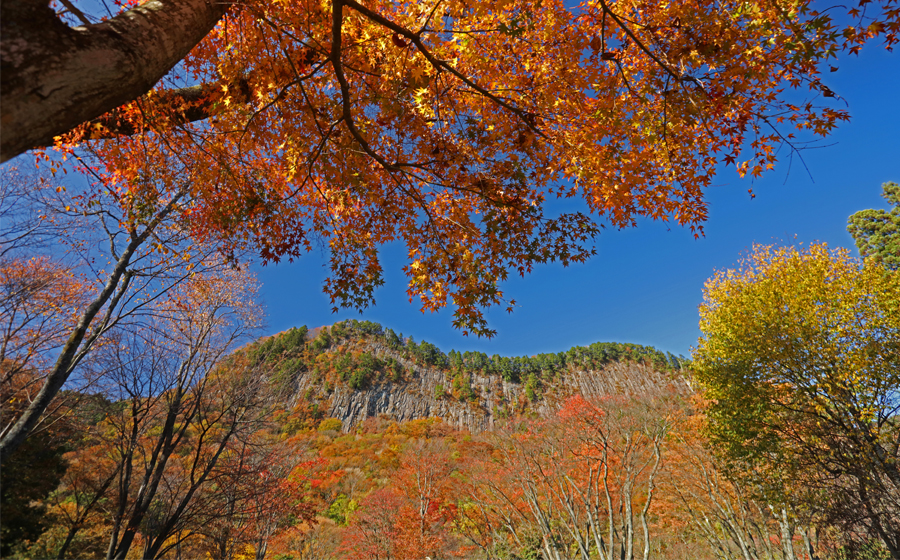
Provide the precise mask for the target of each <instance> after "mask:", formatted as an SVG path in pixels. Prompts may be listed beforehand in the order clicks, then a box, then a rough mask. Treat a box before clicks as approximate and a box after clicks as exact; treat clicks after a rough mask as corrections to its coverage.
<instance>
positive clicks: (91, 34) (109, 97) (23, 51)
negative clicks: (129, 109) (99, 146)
mask: <svg viewBox="0 0 900 560" xmlns="http://www.w3.org/2000/svg"><path fill="white" fill-rule="evenodd" d="M232 4H233V2H232V1H231V0H149V1H148V2H145V3H144V4H141V5H140V6H138V7H136V8H133V9H131V10H128V11H126V12H123V13H121V14H119V15H117V16H116V17H114V18H112V19H109V20H107V21H104V22H100V23H96V24H92V25H87V26H81V27H69V26H68V25H66V24H65V23H63V22H62V21H61V20H60V19H59V18H58V17H57V16H56V14H55V13H54V12H53V11H52V10H51V9H50V7H49V2H48V1H47V0H9V1H5V2H3V3H2V4H0V22H2V24H0V35H2V39H0V96H2V98H3V103H2V104H0V161H6V160H8V159H10V158H12V157H15V156H17V155H19V154H21V153H23V152H25V151H27V150H29V149H31V148H35V147H38V146H47V145H50V144H52V142H53V137H54V136H59V135H61V134H64V133H66V132H68V131H70V130H72V128H74V127H76V126H78V125H79V124H81V123H83V122H85V121H88V120H92V119H95V118H97V117H99V116H100V115H103V114H104V113H106V112H108V111H111V110H113V109H115V108H116V107H119V106H121V105H123V104H125V103H128V102H129V101H133V100H134V99H137V98H138V97H140V96H141V95H143V94H145V93H147V92H148V91H149V90H150V89H151V88H152V87H153V86H154V85H156V83H157V82H159V80H160V79H161V78H162V77H163V76H164V75H165V74H166V73H167V72H168V71H169V70H171V69H172V68H173V67H174V66H175V65H176V64H178V62H179V61H181V60H182V59H183V58H184V57H185V56H186V55H187V54H188V52H189V51H190V50H191V49H192V48H193V47H194V46H195V45H197V43H199V42H200V41H201V40H202V39H203V37H205V36H206V34H207V33H209V32H210V30H212V28H213V27H215V25H216V23H217V22H218V21H219V20H220V19H221V18H222V16H224V15H225V13H226V12H227V11H228V9H229V8H230V7H231V5H232Z"/></svg>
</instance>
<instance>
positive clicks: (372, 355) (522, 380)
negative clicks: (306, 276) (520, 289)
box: [244, 320, 687, 432]
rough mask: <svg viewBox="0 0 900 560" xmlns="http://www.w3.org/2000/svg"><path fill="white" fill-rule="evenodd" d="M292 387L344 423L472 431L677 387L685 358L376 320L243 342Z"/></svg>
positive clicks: (615, 346) (625, 346)
mask: <svg viewBox="0 0 900 560" xmlns="http://www.w3.org/2000/svg"><path fill="white" fill-rule="evenodd" d="M244 351H245V352H247V353H248V354H249V355H250V356H251V360H252V361H253V362H254V363H255V364H258V367H260V368H263V369H266V370H267V371H270V372H271V374H272V375H273V377H274V378H275V379H276V380H277V382H278V383H279V384H281V385H283V386H284V389H285V390H286V391H287V392H288V393H293V394H296V395H297V396H298V397H300V398H301V400H303V401H308V402H309V403H310V404H311V405H312V406H314V407H315V410H316V413H317V414H318V415H319V416H320V417H330V418H337V419H339V420H341V421H342V423H343V427H344V429H345V430H347V429H350V428H351V427H353V426H355V425H357V424H359V423H360V422H362V421H364V420H366V418H370V417H373V416H383V417H385V418H389V419H393V420H400V421H404V420H415V419H421V418H429V417H437V418H441V419H442V420H443V421H444V422H446V423H448V424H451V425H454V426H456V427H459V428H466V429H468V430H470V431H472V432H480V431H483V430H487V429H491V428H493V427H494V426H495V424H496V422H497V421H498V420H500V419H503V418H509V417H510V416H514V415H517V414H523V413H528V414H538V415H544V416H546V415H547V414H550V413H551V412H552V411H554V410H556V409H557V408H559V405H560V404H561V403H562V402H563V401H564V400H565V399H566V398H568V397H571V396H573V395H584V396H603V395H610V394H638V393H642V392H645V391H647V390H649V389H650V388H651V387H665V386H668V385H670V384H672V385H678V386H680V387H682V388H683V389H684V390H687V385H686V379H685V378H684V377H683V376H682V375H681V373H682V371H681V370H682V367H683V366H684V365H685V361H686V360H685V358H684V357H683V356H682V357H676V356H674V355H672V354H663V353H662V352H660V351H658V350H656V349H653V348H649V347H646V346H640V345H635V344H621V343H595V344H592V345H590V346H588V347H574V348H570V349H569V350H568V351H566V352H559V353H556V354H538V355H535V356H521V357H507V356H499V355H493V356H487V355H486V354H484V353H483V352H457V351H455V350H451V351H450V352H449V353H444V352H443V351H442V350H441V349H439V348H437V347H436V346H434V345H433V344H431V343H429V342H426V341H424V340H423V341H421V342H416V341H415V340H414V339H413V338H412V337H406V338H405V337H403V336H402V335H398V334H397V333H395V332H394V331H393V330H392V329H390V328H383V327H382V326H381V325H379V324H377V323H372V322H370V321H362V322H360V321H354V320H349V321H344V322H341V323H337V324H335V325H333V326H331V327H324V328H322V329H318V330H317V331H316V333H315V336H312V335H311V334H310V333H309V332H308V331H307V329H306V327H301V328H297V329H291V330H289V331H287V332H284V333H280V334H278V335H275V336H273V337H269V338H266V339H265V340H260V341H257V342H255V343H253V344H252V345H250V346H249V347H248V348H246V349H244Z"/></svg>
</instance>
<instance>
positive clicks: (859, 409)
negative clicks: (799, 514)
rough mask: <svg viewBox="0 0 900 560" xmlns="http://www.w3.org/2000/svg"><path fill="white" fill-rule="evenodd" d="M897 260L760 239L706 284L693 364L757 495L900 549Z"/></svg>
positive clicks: (714, 417) (713, 430)
mask: <svg viewBox="0 0 900 560" xmlns="http://www.w3.org/2000/svg"><path fill="white" fill-rule="evenodd" d="M895 237H896V236H895ZM892 268H893V267H891V266H890V262H883V264H882V261H879V260H877V259H867V261H866V263H865V264H862V263H860V262H859V261H858V260H856V259H853V258H851V257H850V256H849V254H848V252H847V251H846V250H836V251H829V250H828V248H827V247H826V246H825V245H812V246H810V247H809V248H808V249H803V250H800V249H796V248H773V247H755V248H754V251H753V253H752V254H751V255H750V256H749V257H748V258H747V260H746V261H745V262H744V263H743V265H742V267H741V268H740V269H736V270H727V271H722V272H720V273H718V274H717V275H716V276H715V277H713V278H712V279H710V280H709V282H708V283H707V285H706V289H705V296H704V297H705V299H704V304H703V306H702V307H701V323H700V325H701V329H702V331H703V334H704V338H703V339H701V341H700V345H699V348H698V349H697V351H696V353H695V356H694V358H695V359H694V368H693V371H694V375H695V376H696V379H697V380H698V381H699V382H700V383H701V385H702V386H703V387H704V389H705V391H706V395H707V397H708V398H709V399H710V403H711V404H710V406H709V408H708V413H709V418H710V423H709V429H708V432H709V434H710V436H711V439H712V443H713V445H714V448H715V449H717V451H718V453H719V455H720V457H721V458H722V460H723V461H725V462H726V464H727V465H728V466H729V468H730V469H731V472H732V473H733V474H734V475H735V476H739V477H741V478H743V479H744V480H746V481H748V483H749V484H751V485H752V487H753V488H754V491H755V493H756V495H757V496H760V497H762V498H763V499H765V500H767V501H769V502H770V503H773V504H787V505H789V506H793V507H795V508H802V509H804V510H805V511H806V516H807V517H808V518H810V519H815V520H817V521H818V522H820V523H823V524H830V525H832V526H835V527H839V528H840V529H841V530H842V531H843V532H844V533H845V534H847V535H861V536H862V538H863V543H862V544H863V545H865V546H869V545H868V544H866V543H867V542H868V541H870V540H871V541H874V543H880V544H878V546H877V548H880V549H883V550H885V551H886V552H887V553H889V555H890V556H889V557H891V558H900V540H898V539H900V524H898V519H900V518H898V516H897V512H898V511H900V451H898V450H900V421H898V420H900V417H898V411H900V400H898V396H900V313H898V310H900V273H898V272H897V271H896V270H892ZM856 545H859V546H861V545H860V543H856ZM863 548H865V547H863ZM848 550H849V549H848Z"/></svg>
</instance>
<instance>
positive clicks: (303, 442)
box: [3, 321, 887, 560]
mask: <svg viewBox="0 0 900 560" xmlns="http://www.w3.org/2000/svg"><path fill="white" fill-rule="evenodd" d="M148 357H149V355H145V356H143V359H142V358H138V359H137V360H136V361H134V362H132V364H131V365H132V366H137V365H140V366H142V367H148V366H150V365H151V364H152V361H146V358H148ZM123 365H124V364H120V365H119V366H118V367H122V366H123ZM159 365H161V364H159ZM689 367H690V364H689V363H687V362H686V361H685V360H684V359H683V358H681V357H676V356H673V355H671V354H669V355H666V354H663V353H661V352H659V351H657V350H654V349H653V348H649V347H644V346H638V345H632V344H619V343H597V344H593V345H591V346H588V347H575V348H572V349H570V350H568V351H566V352H560V353H557V354H540V355H536V356H531V357H515V358H510V357H501V356H490V357H489V356H486V355H484V354H482V353H477V352H457V351H451V352H449V353H444V352H442V351H441V350H440V349H438V348H437V347H435V346H434V345H432V344H429V343H427V342H424V341H422V342H415V341H414V340H413V338H412V337H403V336H402V335H400V334H398V333H395V332H394V331H392V330H391V329H386V328H383V327H381V326H380V325H378V324H375V323H371V322H357V321H345V322H342V323H337V324H335V325H333V326H331V327H325V328H321V329H317V330H316V331H315V333H311V332H309V331H307V329H306V328H305V327H303V328H296V329H291V330H289V331H286V332H283V333H280V334H278V335H275V336H271V337H267V338H264V339H261V340H257V341H255V342H253V343H250V344H247V345H245V346H243V347H242V348H240V349H239V350H237V351H235V352H233V353H232V354H231V355H229V356H227V357H224V358H222V359H221V361H220V362H218V364H217V365H215V366H214V367H212V369H209V370H207V371H206V372H205V373H202V372H201V373H202V375H199V376H198V377H195V378H193V381H191V382H190V383H183V384H181V385H179V384H177V383H176V384H175V385H169V386H168V388H167V389H164V390H163V391H161V392H156V393H154V392H150V393H143V394H142V393H141V390H140V388H139V385H140V383H142V382H149V381H150V379H149V378H146V377H144V378H143V381H142V378H141V376H140V375H135V376H133V377H131V378H128V377H127V375H124V372H122V373H119V374H117V375H119V376H120V381H119V383H120V388H128V387H130V388H131V390H130V392H129V391H119V392H118V393H117V392H115V391H110V390H107V391H106V392H105V394H87V393H83V392H72V391H69V392H65V393H64V395H63V398H62V400H61V403H60V405H59V406H60V409H62V411H63V412H62V414H59V416H58V420H57V422H56V423H55V424H54V425H53V426H52V427H50V428H49V429H46V430H43V431H41V432H39V433H38V434H36V435H35V436H33V437H32V438H31V439H29V440H28V441H29V442H30V445H29V446H27V447H25V448H23V450H22V451H21V452H20V453H19V454H17V456H16V458H17V459H18V461H17V462H10V463H9V464H7V465H4V470H3V479H4V502H3V510H4V518H3V519H4V528H3V546H4V550H3V555H4V557H10V558H23V559H24V558H86V559H87V558H100V557H104V556H105V557H108V558H184V559H188V558H210V559H216V560H219V559H222V560H224V559H235V560H237V559H248V558H256V559H258V560H263V559H270V560H290V559H297V560H300V559H303V560H315V559H321V560H328V559H335V560H337V559H348V560H349V559H359V560H364V559H365V560H367V559H371V558H381V559H398V560H405V559H412V558H424V557H426V556H428V557H431V558H435V559H437V558H448V559H449V558H473V559H476V558H480V559H526V558H534V559H537V558H543V559H550V560H563V559H576V558H577V559H582V560H592V559H595V558H598V559H601V560H613V559H621V558H626V559H629V560H631V559H635V558H642V559H649V558H659V559H671V560H676V559H684V558H692V559H694V558H695V559H698V560H704V559H723V560H725V559H728V560H730V559H733V558H741V559H744V560H762V559H779V560H788V559H791V560H799V559H801V558H830V559H831V558H833V559H844V560H849V559H855V558H858V559H864V558H881V557H882V556H883V555H884V554H887V552H886V551H885V550H884V549H883V548H880V547H879V545H878V544H877V543H875V542H874V541H870V540H867V539H865V538H863V539H862V540H860V539H859V538H857V537H854V536H853V535H849V534H844V533H842V532H841V531H840V530H838V529H837V528H836V527H829V526H827V525H826V526H819V525H818V524H817V523H815V522H814V521H813V520H814V518H813V516H812V515H813V512H811V511H810V510H807V509H805V508H804V507H803V506H800V505H798V506H796V507H791V506H790V501H789V500H783V499H781V500H779V501H777V502H775V501H770V500H768V499H766V498H765V496H764V494H762V493H760V487H758V486H756V485H755V484H756V483H754V482H753V480H752V479H748V478H741V477H740V476H733V475H734V471H733V470H731V467H729V466H728V465H727V464H725V463H723V462H722V461H721V460H719V459H717V458H716V456H715V455H714V453H713V452H712V451H711V448H710V446H709V442H708V440H707V435H706V433H707V432H706V428H705V425H706V419H705V418H706V411H707V410H708V408H709V403H707V402H705V401H703V400H702V399H701V398H699V396H698V395H696V394H695V393H694V392H693V391H691V389H690V387H689V384H688V382H687V379H688V378H689V377H690V376H691V372H690V370H689ZM176 369H177V368H176ZM133 371H134V372H137V369H134V370H133ZM159 371H160V372H161V371H163V370H159ZM773 503H778V504H779V507H777V508H776V507H773V506H772V504H773ZM795 503H798V504H799V502H795ZM10 512H12V513H10ZM11 515H15V518H11V517H10V516H11Z"/></svg>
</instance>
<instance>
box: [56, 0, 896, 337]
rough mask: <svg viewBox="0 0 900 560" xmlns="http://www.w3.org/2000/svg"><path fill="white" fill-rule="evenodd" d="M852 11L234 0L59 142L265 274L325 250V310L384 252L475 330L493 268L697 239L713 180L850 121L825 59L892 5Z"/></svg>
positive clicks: (482, 327) (753, 170)
mask: <svg viewBox="0 0 900 560" xmlns="http://www.w3.org/2000/svg"><path fill="white" fill-rule="evenodd" d="M867 4H868V5H867V6H866V7H865V9H862V8H856V7H850V8H847V7H837V8H826V7H825V6H818V5H814V4H812V3H809V2H774V3H772V2H751V3H746V2H725V3H717V4H708V5H699V6H698V5H697V4H695V3H690V2H668V3H658V2H630V1H629V2H606V1H604V0H598V1H591V2H585V3H582V4H579V5H578V6H571V7H570V6H567V5H566V4H564V3H563V2H560V1H546V2H544V1H541V2H535V1H531V0H513V1H504V2H474V3H473V2H463V1H459V0H453V1H429V2H400V3H396V2H395V3H391V2H374V3H371V2H369V3H366V4H365V5H363V4H360V3H358V2H356V1H354V0H335V1H334V2H326V3H321V2H318V1H312V0H296V1H291V2H276V3H271V2H262V3H256V2H241V3H240V4H239V5H237V6H235V8H234V9H233V10H231V11H230V12H229V13H228V14H227V15H226V17H225V18H224V19H223V20H222V21H221V22H220V23H219V25H218V26H217V27H216V28H215V29H214V30H213V31H212V32H211V33H210V34H209V35H208V36H207V37H206V38H205V39H204V40H203V41H202V42H201V43H200V44H199V45H198V46H197V47H196V48H195V49H194V50H193V51H192V52H191V54H190V55H189V56H188V57H187V58H186V59H185V60H184V62H183V64H182V66H180V67H179V69H178V70H177V72H175V74H174V75H173V76H172V77H171V79H169V80H168V81H164V83H162V84H161V85H160V86H159V87H158V88H157V89H156V90H154V91H153V92H151V93H150V94H148V95H147V96H145V97H143V98H141V99H139V100H137V101H135V102H133V103H131V104H129V105H127V106H124V107H122V108H120V109H119V110H117V111H116V112H115V113H113V114H111V115H109V116H107V117H106V118H104V119H100V120H99V121H96V122H90V123H85V124H84V125H83V126H82V127H80V128H79V129H77V130H75V131H73V132H72V133H71V134H70V135H68V136H66V137H64V138H61V139H60V142H59V147H60V148H61V149H62V151H63V153H64V154H66V153H67V154H70V155H75V156H77V157H80V158H83V161H84V163H85V165H86V166H87V168H89V169H91V170H92V171H91V177H92V178H93V179H99V180H101V181H102V183H103V187H102V188H103V189H107V190H108V189H116V190H117V192H119V191H121V192H127V193H131V194H130V195H129V196H134V197H137V198H146V199H148V200H150V199H157V198H161V199H167V198H168V197H171V196H173V194H174V193H176V192H182V193H184V196H185V197H186V199H189V200H190V201H191V203H190V204H185V205H184V206H183V207H182V208H181V209H180V212H181V213H182V215H183V217H184V218H185V220H186V221H185V223H186V224H188V227H190V229H191V231H192V232H193V233H194V234H195V235H196V236H197V237H199V238H204V239H216V240H220V241H222V242H224V243H226V244H228V245H230V246H233V247H237V246H250V247H252V248H253V249H254V250H256V251H258V252H259V254H261V256H262V257H263V258H264V259H266V260H269V261H277V260H279V259H281V258H286V257H287V258H293V257H297V256H299V255H301V254H303V253H304V252H306V251H308V250H309V249H310V248H311V246H312V244H313V243H317V242H318V241H319V240H321V241H322V242H323V243H324V244H326V245H327V247H328V251H329V254H330V273H329V277H328V279H327V281H326V282H325V291H326V292H327V293H328V294H329V295H330V296H331V298H332V301H333V302H334V303H335V304H336V305H349V306H355V307H364V306H366V305H368V304H370V303H371V302H372V301H373V289H374V287H376V286H378V285H379V284H380V283H381V282H382V276H383V274H382V268H381V264H380V261H379V258H378V250H379V247H380V246H382V245H384V244H386V243H391V242H399V243H402V244H403V245H404V246H405V247H406V249H407V252H408V261H407V265H406V266H405V267H404V271H405V273H406V275H407V278H408V280H409V290H408V291H409V295H410V298H411V299H412V298H416V297H418V298H420V299H421V302H422V306H423V308H424V309H428V310H435V309H439V308H442V307H444V306H446V305H452V306H453V307H455V316H454V324H455V325H456V326H457V327H459V328H461V329H463V330H465V331H467V332H474V333H477V334H481V335H490V334H492V332H493V331H492V330H491V329H490V328H489V327H488V326H487V324H486V322H485V319H484V317H483V310H484V309H486V308H488V307H491V306H495V305H501V304H502V305H505V306H508V307H511V304H512V303H513V302H512V301H511V300H509V299H508V298H507V297H506V296H505V295H504V293H503V292H502V290H501V283H502V282H503V281H504V280H506V279H507V277H508V275H509V274H510V273H513V274H521V275H524V274H527V273H528V272H530V271H531V270H532V268H533V267H534V266H535V265H536V264H539V263H544V262H547V261H551V260H558V261H560V262H562V263H563V264H569V263H576V262H581V261H584V260H585V259H587V258H589V257H590V256H592V255H593V253H594V248H593V238H594V236H595V235H596V234H597V233H598V232H599V227H600V225H603V224H609V225H612V226H614V227H626V226H631V225H634V224H635V223H636V220H637V219H638V218H640V217H649V218H652V219H659V220H664V221H673V222H675V223H678V224H680V225H684V226H687V227H690V228H691V229H692V230H693V231H695V232H697V233H698V234H699V233H700V232H701V231H702V224H703V222H704V220H705V218H706V213H707V209H706V204H705V202H704V199H705V194H704V193H705V189H706V188H708V187H709V186H710V185H711V183H712V181H713V179H714V177H715V176H716V174H717V172H719V170H721V169H722V166H723V164H725V165H727V166H729V167H734V168H736V169H737V171H738V172H739V173H740V174H742V175H743V174H751V175H753V176H758V175H760V174H761V173H763V172H765V171H766V170H768V169H771V168H772V167H773V166H774V164H775V163H776V160H777V157H776V152H777V151H778V150H779V148H781V147H785V146H786V147H787V148H788V149H793V148H796V147H799V146H801V145H802V144H803V142H805V141H807V140H810V139H816V138H822V137H824V136H826V135H827V134H828V133H829V132H830V131H831V130H832V128H833V127H834V126H835V125H836V124H838V123H840V122H841V121H843V120H846V119H847V116H848V115H847V112H846V111H845V109H844V108H843V107H842V106H841V105H840V104H838V103H836V101H837V99H836V94H835V92H833V91H832V90H831V89H829V87H828V86H827V85H826V83H825V81H824V80H823V76H822V74H821V73H822V70H823V67H824V66H825V65H826V64H832V63H833V58H834V57H835V56H836V55H837V54H838V53H840V52H850V53H853V52H856V51H858V50H859V49H860V48H861V47H862V45H864V44H865V43H867V42H869V41H872V40H876V39H879V40H883V42H884V44H885V45H886V46H887V47H888V48H890V47H891V46H892V45H893V44H894V43H895V42H896V40H897V37H896V33H897V29H898V17H900V16H898V9H897V7H896V3H895V2H894V1H893V0H883V1H881V2H875V3H867ZM179 79H180V80H181V81H180V83H181V84H182V85H184V84H186V85H194V84H198V83H199V84H202V87H201V90H202V91H204V92H206V93H204V94H203V95H201V96H199V97H197V96H193V97H183V96H182V97H179V96H178V95H175V94H174V93H172V92H173V91H174V90H172V89H170V88H171V87H172V86H173V85H177V83H179ZM173 82H175V83H173ZM198 87H199V86H198ZM192 95H193V94H192ZM198 112H199V113H200V117H202V118H199V117H197V115H196V113H198ZM198 118H199V120H198ZM110 137H112V139H109V140H102V141H96V142H86V141H87V140H89V139H91V138H110ZM73 150H74V151H73ZM48 157H51V156H48ZM52 157H53V158H54V159H56V158H57V157H58V156H55V155H54V156H52ZM55 165H56V164H54V166H55ZM569 197H578V198H581V199H582V200H583V202H584V204H585V209H586V210H587V211H586V212H578V211H566V212H563V213H561V214H557V210H556V208H557V206H556V205H555V204H554V201H555V200H556V199H566V198H569Z"/></svg>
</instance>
